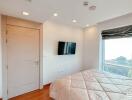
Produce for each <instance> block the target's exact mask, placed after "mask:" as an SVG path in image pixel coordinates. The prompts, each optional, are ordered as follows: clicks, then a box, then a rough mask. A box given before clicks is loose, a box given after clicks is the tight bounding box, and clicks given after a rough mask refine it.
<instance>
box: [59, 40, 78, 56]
mask: <svg viewBox="0 0 132 100" xmlns="http://www.w3.org/2000/svg"><path fill="white" fill-rule="evenodd" d="M75 52H76V43H74V42H62V41H60V42H59V43H58V55H72V54H75Z"/></svg>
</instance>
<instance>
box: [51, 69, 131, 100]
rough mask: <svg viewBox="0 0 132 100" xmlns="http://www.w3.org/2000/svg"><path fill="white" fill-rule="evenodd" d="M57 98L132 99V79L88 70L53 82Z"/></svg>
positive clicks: (72, 99) (71, 99)
mask: <svg viewBox="0 0 132 100" xmlns="http://www.w3.org/2000/svg"><path fill="white" fill-rule="evenodd" d="M50 97H51V98H53V99H55V100H132V79H130V78H126V77H123V76H119V75H113V74H110V73H101V72H99V71H95V70H86V71H82V72H80V73H77V74H74V75H71V76H67V77H65V78H63V79H60V80H57V81H55V82H53V83H52V84H51V86H50Z"/></svg>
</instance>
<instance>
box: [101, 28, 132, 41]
mask: <svg viewBox="0 0 132 100" xmlns="http://www.w3.org/2000/svg"><path fill="white" fill-rule="evenodd" d="M125 37H132V25H129V26H125V27H119V28H115V29H109V30H104V31H102V39H114V38H125Z"/></svg>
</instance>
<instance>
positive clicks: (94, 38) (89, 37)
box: [83, 25, 99, 69]
mask: <svg viewBox="0 0 132 100" xmlns="http://www.w3.org/2000/svg"><path fill="white" fill-rule="evenodd" d="M98 41H99V34H98V30H97V26H96V25H95V26H91V27H89V28H86V29H84V56H83V57H84V58H83V66H84V68H85V69H91V68H98V65H99V61H98V58H99V53H98V51H99V42H98Z"/></svg>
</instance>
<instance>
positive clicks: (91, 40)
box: [84, 14, 132, 69]
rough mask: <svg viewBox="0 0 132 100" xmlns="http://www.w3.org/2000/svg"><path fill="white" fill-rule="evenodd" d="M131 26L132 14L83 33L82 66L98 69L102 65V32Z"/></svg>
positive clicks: (98, 25) (103, 23) (105, 22)
mask: <svg viewBox="0 0 132 100" xmlns="http://www.w3.org/2000/svg"><path fill="white" fill-rule="evenodd" d="M127 25H132V14H128V15H124V16H121V17H117V18H114V19H111V20H107V21H104V22H101V23H98V24H97V25H96V26H93V27H89V28H87V29H85V31H84V66H85V69H89V68H99V66H101V64H102V53H101V52H102V48H103V47H102V45H101V43H102V39H101V32H102V30H107V29H113V28H117V27H121V26H127Z"/></svg>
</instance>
